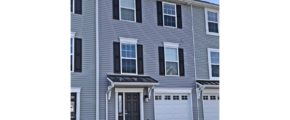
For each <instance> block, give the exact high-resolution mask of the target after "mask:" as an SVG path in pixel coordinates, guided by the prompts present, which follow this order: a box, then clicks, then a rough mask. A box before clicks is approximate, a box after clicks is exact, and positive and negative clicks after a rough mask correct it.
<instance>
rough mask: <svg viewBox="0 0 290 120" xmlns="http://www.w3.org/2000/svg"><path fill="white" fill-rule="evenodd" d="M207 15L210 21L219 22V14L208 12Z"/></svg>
mask: <svg viewBox="0 0 290 120" xmlns="http://www.w3.org/2000/svg"><path fill="white" fill-rule="evenodd" d="M207 15H208V20H209V21H214V22H218V16H217V13H215V12H210V11H207Z"/></svg>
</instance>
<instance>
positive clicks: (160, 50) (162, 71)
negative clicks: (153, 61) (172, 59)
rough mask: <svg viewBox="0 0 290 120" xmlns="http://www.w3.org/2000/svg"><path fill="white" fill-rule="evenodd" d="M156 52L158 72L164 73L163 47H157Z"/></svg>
mask: <svg viewBox="0 0 290 120" xmlns="http://www.w3.org/2000/svg"><path fill="white" fill-rule="evenodd" d="M158 53H159V74H160V75H165V64H164V62H165V61H164V47H158Z"/></svg>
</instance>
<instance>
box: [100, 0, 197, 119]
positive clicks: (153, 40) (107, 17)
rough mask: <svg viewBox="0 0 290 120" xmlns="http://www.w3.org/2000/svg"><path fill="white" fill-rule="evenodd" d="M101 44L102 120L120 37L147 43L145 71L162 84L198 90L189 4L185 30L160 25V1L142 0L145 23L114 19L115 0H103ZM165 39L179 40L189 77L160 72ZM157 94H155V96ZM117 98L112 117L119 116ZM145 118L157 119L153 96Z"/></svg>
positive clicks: (184, 17)
mask: <svg viewBox="0 0 290 120" xmlns="http://www.w3.org/2000/svg"><path fill="white" fill-rule="evenodd" d="M99 11H100V12H99V30H100V31H99V44H100V46H99V47H100V48H99V50H100V53H99V54H100V61H99V62H100V63H99V64H100V76H99V78H100V79H99V83H100V85H99V86H100V96H99V98H100V106H99V109H100V120H104V119H105V100H106V99H105V92H106V91H107V86H108V85H109V83H108V81H107V79H106V74H107V73H113V41H119V37H128V38H136V39H138V44H142V45H143V58H144V74H145V75H149V76H151V77H153V78H154V79H156V80H158V81H159V83H160V85H159V86H158V87H169V88H170V87H172V88H175V87H176V88H177V87H187V88H192V87H194V88H193V89H195V80H194V78H195V76H194V67H193V65H194V61H193V47H192V46H193V37H192V27H191V26H192V24H191V17H189V16H191V9H190V6H189V5H182V24H183V28H182V29H176V28H168V27H162V26H158V25H157V11H156V0H142V23H135V22H127V21H120V20H114V19H113V17H112V0H100V1H99ZM163 42H175V43H179V45H180V47H181V48H183V49H184V57H185V58H184V60H185V61H184V62H185V76H184V77H169V76H160V75H159V62H158V61H159V59H158V58H159V57H158V46H163ZM152 96H153V95H152ZM192 96H194V98H193V102H192V104H193V110H194V111H193V113H194V119H197V112H196V108H197V106H196V103H197V102H196V97H195V96H196V94H195V92H193V94H192ZM114 101H115V98H114V92H112V98H111V100H110V101H109V105H108V108H109V110H108V111H109V113H108V114H109V120H114V119H115V103H114ZM144 116H145V120H154V110H153V97H152V98H151V99H150V101H149V102H148V103H144Z"/></svg>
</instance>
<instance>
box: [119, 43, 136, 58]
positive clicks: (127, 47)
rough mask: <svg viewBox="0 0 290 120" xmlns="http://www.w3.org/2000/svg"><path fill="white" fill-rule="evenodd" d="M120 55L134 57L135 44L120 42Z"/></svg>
mask: <svg viewBox="0 0 290 120" xmlns="http://www.w3.org/2000/svg"><path fill="white" fill-rule="evenodd" d="M122 57H128V58H136V53H135V44H126V43H122Z"/></svg>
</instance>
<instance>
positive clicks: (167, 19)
mask: <svg viewBox="0 0 290 120" xmlns="http://www.w3.org/2000/svg"><path fill="white" fill-rule="evenodd" d="M162 5H163V21H164V22H163V24H164V26H169V27H176V21H177V20H176V4H173V3H167V2H163V3H162Z"/></svg>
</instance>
